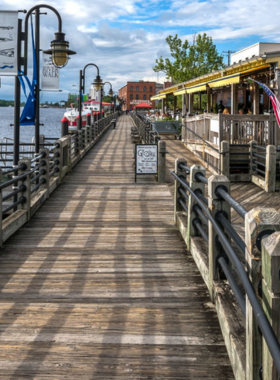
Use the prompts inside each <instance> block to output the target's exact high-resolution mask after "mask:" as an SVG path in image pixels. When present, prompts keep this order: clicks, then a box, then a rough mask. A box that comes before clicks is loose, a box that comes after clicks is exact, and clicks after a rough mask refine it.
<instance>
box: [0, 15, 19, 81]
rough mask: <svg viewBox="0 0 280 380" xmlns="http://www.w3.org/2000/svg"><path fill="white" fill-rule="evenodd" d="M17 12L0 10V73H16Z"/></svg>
mask: <svg viewBox="0 0 280 380" xmlns="http://www.w3.org/2000/svg"><path fill="white" fill-rule="evenodd" d="M17 34H18V12H14V11H0V75H17V70H18V68H17Z"/></svg>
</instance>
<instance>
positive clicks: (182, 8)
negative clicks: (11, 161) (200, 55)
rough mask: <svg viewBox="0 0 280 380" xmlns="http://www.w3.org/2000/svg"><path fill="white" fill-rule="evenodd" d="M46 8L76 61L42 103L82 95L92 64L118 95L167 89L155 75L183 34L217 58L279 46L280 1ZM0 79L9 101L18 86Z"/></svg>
mask: <svg viewBox="0 0 280 380" xmlns="http://www.w3.org/2000/svg"><path fill="white" fill-rule="evenodd" d="M40 3H41V2H34V1H29V0H22V1H21V2H20V5H19V3H18V2H16V1H14V0H9V1H6V0H4V1H3V0H2V1H1V4H0V10H17V9H18V8H19V7H20V9H27V10H29V9H30V8H31V7H33V6H34V5H36V4H40ZM47 4H49V5H51V6H53V7H55V8H56V9H57V10H58V11H59V12H60V14H61V16H62V20H63V31H64V32H65V33H66V40H68V41H69V42H70V48H71V49H73V50H75V51H77V55H75V56H73V57H72V59H71V60H70V61H69V63H68V65H67V66H66V67H65V68H63V69H61V72H60V76H61V79H60V88H61V90H62V92H61V93H48V92H44V93H43V98H42V99H43V101H44V100H48V101H50V100H53V101H59V100H64V99H67V96H68V93H69V92H72V93H74V92H75V89H76V88H77V85H78V81H79V70H80V69H82V68H83V67H84V66H85V65H86V64H87V63H90V62H92V63H95V64H97V65H98V66H99V68H100V74H101V77H102V79H103V80H106V81H110V82H111V83H112V84H113V89H114V90H115V91H117V90H118V89H119V88H121V87H122V86H124V85H125V83H126V82H127V81H129V80H135V81H137V80H152V81H156V80H157V78H158V79H159V81H160V82H163V81H164V79H165V78H164V74H163V73H160V74H159V76H157V74H156V73H155V72H154V71H153V69H152V67H153V66H154V64H155V60H156V58H159V57H160V56H163V57H164V58H166V57H168V56H169V50H168V46H167V44H166V42H165V38H166V37H167V36H168V35H175V34H178V35H179V37H180V38H181V39H188V40H190V41H192V39H193V34H194V33H196V34H198V33H203V32H205V33H207V35H209V36H211V37H212V38H213V41H214V43H215V44H216V45H217V48H218V50H219V52H220V53H222V51H223V50H234V51H238V50H241V49H243V48H244V47H246V46H249V45H252V44H254V43H256V42H266V41H269V42H280V7H279V0H263V1H259V0H246V1H244V0H227V1H226V2H222V1H220V0H210V1H209V0H204V1H195V0H191V1H182V0H170V1H158V0H143V1H137V0H122V1H119V0H117V1H113V0H106V1H104V0H94V1H91V2H89V1H85V0H80V1H77V0H75V1H73V0H67V1H66V0H60V1H59V2H55V1H49V2H48V1H47ZM47 13H48V14H47V15H46V16H42V17H41V47H42V49H47V48H49V44H50V41H51V40H53V36H54V32H55V31H56V28H57V20H56V17H55V16H54V15H53V14H52V12H51V11H48V12H47ZM19 16H20V17H23V16H24V15H23V14H22V13H19ZM273 28H275V31H273V32H271V30H272V29H273ZM29 49H30V47H29ZM31 62H32V59H31V54H29V63H30V65H31ZM225 62H227V61H226V58H225ZM30 73H31V70H30ZM95 75H96V71H95V69H94V68H89V69H87V72H86V88H89V86H90V83H91V82H92V81H93V79H94V77H95ZM1 79H2V80H1V82H2V86H1V88H0V98H1V99H12V98H13V92H14V89H13V79H12V78H8V77H2V78H1ZM107 87H108V88H107V90H109V86H107ZM22 99H24V97H23V96H22Z"/></svg>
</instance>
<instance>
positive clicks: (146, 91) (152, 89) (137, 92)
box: [119, 80, 156, 110]
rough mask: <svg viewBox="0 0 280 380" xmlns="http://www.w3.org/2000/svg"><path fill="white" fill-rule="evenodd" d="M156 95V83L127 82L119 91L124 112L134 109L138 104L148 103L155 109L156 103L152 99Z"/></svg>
mask: <svg viewBox="0 0 280 380" xmlns="http://www.w3.org/2000/svg"><path fill="white" fill-rule="evenodd" d="M155 94H156V82H144V81H143V80H140V81H139V82H127V84H126V85H125V86H124V87H122V88H121V89H119V97H120V98H121V99H122V100H123V106H122V108H123V110H126V109H130V108H133V107H134V106H136V104H139V103H142V102H144V103H147V104H149V105H151V106H152V107H153V108H155V102H154V101H151V100H150V98H151V97H152V96H154V95H155Z"/></svg>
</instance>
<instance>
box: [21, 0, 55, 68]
mask: <svg viewBox="0 0 280 380" xmlns="http://www.w3.org/2000/svg"><path fill="white" fill-rule="evenodd" d="M40 8H48V9H50V10H51V11H53V12H54V13H55V14H56V16H57V18H58V32H59V33H61V30H62V19H61V16H60V14H59V13H58V11H57V10H56V9H55V8H53V7H52V6H50V5H47V4H39V5H35V6H34V7H33V8H31V9H30V10H29V11H28V12H27V13H26V16H25V19H24V36H25V38H24V74H25V75H27V50H28V19H29V17H30V15H31V14H32V13H33V12H34V11H39V9H40Z"/></svg>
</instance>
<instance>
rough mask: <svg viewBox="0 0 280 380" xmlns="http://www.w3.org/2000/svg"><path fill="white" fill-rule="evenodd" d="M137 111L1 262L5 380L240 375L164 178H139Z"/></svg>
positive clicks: (9, 245) (0, 345) (0, 357)
mask: <svg viewBox="0 0 280 380" xmlns="http://www.w3.org/2000/svg"><path fill="white" fill-rule="evenodd" d="M132 153H133V146H132V144H131V143H130V118H129V117H126V116H123V117H121V118H120V119H119V121H118V125H117V128H116V130H109V132H108V133H107V134H106V135H105V137H104V139H103V140H102V141H101V142H99V143H98V144H97V146H96V147H95V148H94V149H93V150H92V151H91V152H89V153H88V154H87V156H86V157H85V158H84V159H83V160H82V161H81V162H80V163H79V164H78V165H77V167H76V168H75V169H74V170H73V172H72V173H71V174H70V175H69V176H68V177H67V178H66V180H65V181H64V183H63V184H62V185H61V186H60V187H59V188H58V189H57V190H56V191H55V192H54V193H53V194H52V196H51V198H50V199H49V200H48V201H47V202H46V203H45V204H44V205H43V206H42V208H41V209H40V210H39V211H38V212H37V214H36V215H35V216H34V218H33V219H32V220H31V221H30V222H29V223H28V224H27V225H26V226H25V227H24V228H22V229H21V230H19V231H18V232H17V233H16V234H15V235H14V236H13V237H12V238H10V239H9V240H8V241H7V242H6V244H5V247H4V248H3V249H2V256H1V258H0V286H1V294H0V302H1V309H0V310H1V312H0V313H1V315H0V337H1V339H0V366H1V379H4V380H7V379H14V380H15V379H16V380H19V379H36V380H37V379H38V380H39V379H40V380H41V379H61V380H62V379H64V380H65V379H69V380H70V379H71V380H72V379H77V378H79V379H80V380H85V379H94V380H96V379H104V380H105V379H106V380H110V379H119V380H120V379H122V380H125V379H202V378H203V379H233V375H232V371H231V368H230V365H229V361H228V358H227V354H226V349H225V346H224V343H223V339H222V336H221V332H220V329H219V324H218V320H217V316H216V313H215V310H214V308H213V306H212V304H211V303H210V301H209V298H208V294H207V289H206V287H205V285H204V283H203V281H202V279H201V277H200V274H199V272H198V270H197V269H196V266H195V264H194V262H193V260H192V258H191V257H190V256H189V255H188V254H187V252H186V248H185V245H184V242H183V240H182V238H181V237H180V234H179V232H178V231H177V230H176V228H175V227H174V225H173V200H172V197H171V195H170V192H169V190H168V188H167V186H166V185H157V184H154V183H151V182H144V181H143V180H142V181H141V182H140V183H137V184H135V183H134V171H133V166H132Z"/></svg>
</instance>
